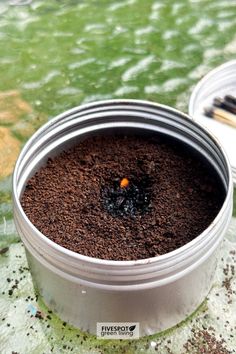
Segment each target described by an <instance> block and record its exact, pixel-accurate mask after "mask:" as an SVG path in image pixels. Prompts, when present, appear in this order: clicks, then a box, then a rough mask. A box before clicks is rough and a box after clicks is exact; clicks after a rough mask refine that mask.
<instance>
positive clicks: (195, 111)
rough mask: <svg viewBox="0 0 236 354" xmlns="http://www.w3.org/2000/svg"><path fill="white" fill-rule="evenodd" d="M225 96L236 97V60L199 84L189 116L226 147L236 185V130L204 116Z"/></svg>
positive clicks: (191, 101)
mask: <svg viewBox="0 0 236 354" xmlns="http://www.w3.org/2000/svg"><path fill="white" fill-rule="evenodd" d="M225 95H233V96H236V60H231V61H229V62H226V63H224V64H222V65H220V66H218V67H217V68H215V69H213V70H212V71H210V72H209V73H208V74H207V75H206V76H204V77H203V78H202V79H201V80H200V81H199V82H198V84H197V85H196V87H195V88H194V90H193V92H192V94H191V97H190V101H189V114H190V116H192V117H193V118H194V120H196V121H197V122H199V123H200V124H202V125H203V126H205V127H206V128H207V129H209V130H210V132H211V133H213V134H214V135H215V136H216V138H217V139H218V140H219V141H220V143H221V144H222V146H223V147H224V149H225V151H226V153H227V155H228V157H229V161H230V164H231V168H232V174H233V181H234V184H235V185H236V154H235V151H236V129H235V128H233V127H231V126H229V125H226V124H223V123H221V122H218V121H217V120H215V119H210V118H209V117H206V116H205V114H204V108H206V107H208V106H212V103H213V99H214V98H215V97H221V98H223V97H224V96H225ZM235 119H236V118H235Z"/></svg>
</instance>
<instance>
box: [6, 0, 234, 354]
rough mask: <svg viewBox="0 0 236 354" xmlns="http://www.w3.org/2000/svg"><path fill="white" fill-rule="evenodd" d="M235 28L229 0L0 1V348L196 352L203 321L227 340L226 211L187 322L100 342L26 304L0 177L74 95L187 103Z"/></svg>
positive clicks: (29, 292) (32, 302)
mask: <svg viewBox="0 0 236 354" xmlns="http://www.w3.org/2000/svg"><path fill="white" fill-rule="evenodd" d="M16 3H18V4H19V3H28V5H27V4H26V5H22V6H16V5H14V4H16ZM235 28H236V3H235V2H234V1H230V0H229V1H224V0H218V1H217V0H209V1H208V0H182V1H181V0H178V1H172V0H163V1H154V0H150V1H149V0H124V1H123V0H122V1H114V0H113V1H108V0H100V1H99V0H97V1H95V0H87V1H75V0H70V1H69V0H68V1H65V0H58V1H56V0H51V1H34V0H32V1H28V0H24V1H23V0H22V1H20V0H18V1H17V0H14V1H13V0H12V1H6V0H2V1H1V2H0V48H1V55H0V70H1V71H0V73H1V76H0V150H1V151H0V176H1V178H0V250H2V253H1V254H0V280H1V288H0V353H1V354H12V352H17V353H19V354H42V353H45V354H49V353H51V352H53V353H56V354H58V353H70V352H72V353H79V354H80V353H86V354H87V353H117V354H118V353H127V354H128V353H160V354H165V353H174V354H179V353H180V354H184V353H190V354H191V353H193V354H194V353H197V354H199V353H200V350H201V349H200V348H202V347H203V346H204V345H203V343H202V339H200V337H199V336H197V335H194V333H198V330H202V329H204V328H207V330H208V332H209V333H211V334H212V336H213V337H214V338H216V340H218V341H219V340H220V338H221V336H222V337H223V338H224V340H225V342H224V343H223V344H222V345H220V346H221V347H222V348H225V349H224V350H225V353H230V352H232V351H233V350H234V348H236V338H235V332H236V315H235V314H236V276H235V275H234V268H233V267H234V266H235V264H236V255H235V254H234V253H235V250H236V249H235V243H236V235H235V233H236V218H233V219H232V223H231V226H230V229H229V231H228V233H227V236H226V238H225V240H224V242H223V247H222V250H221V254H220V256H219V263H218V268H217V272H216V276H215V282H214V286H213V288H212V290H211V292H210V294H209V297H208V299H207V300H206V301H205V302H204V304H203V305H202V306H201V307H200V308H199V309H198V310H197V312H196V313H195V314H193V315H192V316H191V318H190V319H188V320H186V321H185V322H184V323H182V324H180V325H179V326H178V327H176V328H174V329H171V330H169V331H166V332H165V333H162V334H157V335H153V336H152V337H147V338H143V339H140V340H138V341H130V342H128V341H101V340H97V339H96V338H95V337H94V336H90V335H86V334H83V333H80V331H79V330H77V329H74V328H72V327H70V326H68V325H63V323H62V322H61V321H60V319H58V318H57V317H56V316H55V315H53V314H48V309H47V308H46V307H45V306H44V305H43V303H42V301H41V300H40V299H38V300H37V301H36V298H35V292H34V289H33V285H32V279H31V276H30V273H29V271H28V268H27V261H26V258H25V252H24V248H23V246H22V245H21V243H20V242H19V238H18V236H17V234H16V231H15V228H14V223H13V219H12V203H11V178H10V177H7V176H6V173H5V172H6V171H11V170H12V168H13V162H14V161H15V159H16V157H17V156H16V155H17V153H18V150H17V149H18V147H20V145H21V144H23V143H24V142H25V141H26V139H27V138H28V137H29V136H30V135H31V134H32V133H33V131H35V129H36V128H38V127H39V126H40V125H42V124H43V123H44V122H45V121H47V119H50V118H51V117H53V116H55V115H56V114H58V113H60V112H62V111H64V110H66V109H68V108H71V107H73V106H75V105H78V104H80V103H84V102H89V101H94V100H99V99H105V98H140V99H147V100H153V101H156V102H160V103H165V104H169V105H172V106H175V107H177V108H179V109H181V110H183V111H187V105H188V100H189V97H190V93H191V90H192V89H193V87H194V85H195V84H196V83H197V82H198V80H199V79H200V78H201V77H202V76H203V75H204V74H206V73H207V72H208V71H209V70H210V69H211V68H213V67H215V66H217V65H219V64H221V63H223V62H225V61H227V60H230V59H232V58H235V54H236V35H235ZM3 141H4V142H5V143H4V145H1V143H2V142H3ZM6 156H7V158H6ZM8 174H9V173H8ZM235 204H236V199H235ZM234 209H235V208H234ZM235 212H236V211H235ZM235 215H236V213H235ZM6 247H9V250H7V249H5V250H4V248H6ZM4 251H6V252H4ZM0 252H1V251H0ZM231 266H232V267H231ZM16 280H17V281H18V282H19V283H18V284H17V288H15V289H14V288H13V293H12V294H11V289H12V286H14V284H16V283H15V281H16ZM225 284H228V290H227V289H226V287H225V286H224V285H225ZM9 290H10V294H9ZM35 309H38V310H39V311H41V313H42V319H40V318H35V316H34V310H35ZM48 315H49V317H50V318H47V316H48ZM194 330H196V331H195V332H194ZM189 339H191V342H189V343H188V345H187V347H186V345H185V344H186V342H187V340H189ZM72 349H73V350H72ZM221 350H223V349H221ZM206 352H208V353H212V350H210V349H208V351H205V353H206ZM222 352H223V351H222ZM214 353H217V354H218V353H220V352H219V350H218V352H217V351H215V352H214Z"/></svg>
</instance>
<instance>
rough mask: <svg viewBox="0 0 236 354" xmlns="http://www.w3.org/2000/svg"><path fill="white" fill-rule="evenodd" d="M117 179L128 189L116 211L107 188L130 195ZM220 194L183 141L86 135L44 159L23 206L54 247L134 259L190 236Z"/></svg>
mask: <svg viewBox="0 0 236 354" xmlns="http://www.w3.org/2000/svg"><path fill="white" fill-rule="evenodd" d="M122 178H127V179H128V180H129V183H130V184H129V186H128V187H127V188H133V192H132V193H133V194H132V193H131V194H130V195H128V197H126V196H125V198H126V199H125V203H124V204H125V205H126V209H125V208H124V207H122V208H123V209H122V208H121V209H119V208H120V206H119V205H118V209H117V204H116V203H117V196H116V197H115V199H114V198H113V197H114V195H112V193H113V192H112V188H113V191H115V194H116V193H117V191H118V194H119V193H120V194H121V195H119V196H118V197H121V200H122V198H123V197H124V195H122V193H128V192H127V191H128V189H127V190H124V191H121V187H119V186H118V185H117V183H118V184H119V183H120V182H119V181H121V180H122ZM144 180H145V181H148V183H146V184H145V183H144V185H143V184H142V183H143V182H142V181H144ZM114 185H115V187H114ZM135 188H136V189H135ZM135 190H136V192H135ZM140 195H141V197H140ZM224 197H225V192H224V190H223V187H222V183H221V182H220V181H219V179H218V177H217V175H216V173H215V171H214V170H213V168H212V167H211V166H210V165H209V163H206V161H203V159H202V158H201V157H200V156H199V155H198V154H196V153H195V152H194V151H193V150H191V149H189V147H187V146H186V145H184V144H182V143H180V142H177V141H176V140H172V139H171V140H170V138H167V137H165V136H161V135H158V136H155V137H150V136H149V137H148V136H147V137H141V136H138V135H137V136H136V135H132V136H122V135H113V136H97V137H89V138H87V139H86V140H84V141H82V142H80V143H79V144H78V145H77V146H75V147H72V148H70V149H69V150H67V151H64V152H62V153H61V154H60V155H58V156H56V157H55V158H53V159H52V158H49V159H48V161H47V164H46V165H45V166H43V167H41V169H40V170H39V171H38V172H36V174H35V175H34V176H33V177H32V178H31V179H30V180H29V181H28V183H27V185H26V188H25V191H24V193H23V195H22V198H21V203H22V206H23V209H24V211H25V213H26V214H27V216H28V218H29V219H30V221H31V222H32V223H33V224H34V225H35V226H36V227H37V228H38V229H39V230H40V231H41V232H42V233H43V234H44V235H46V236H47V237H48V238H49V239H51V240H52V241H54V242H56V243H57V244H59V245H61V246H63V247H65V248H67V249H70V250H72V251H74V252H78V253H80V254H83V255H86V256H90V257H96V258H100V259H110V260H135V259H144V258H149V257H154V256H157V255H162V254H165V253H167V252H170V251H173V250H175V249H177V248H179V247H181V246H183V245H185V244H186V243H187V242H189V241H191V240H193V239H194V238H195V237H196V236H198V235H199V234H200V233H201V232H202V231H203V230H204V229H206V228H207V227H208V226H209V225H210V223H211V222H212V221H213V219H214V218H215V216H216V215H217V213H218V212H219V209H220V208H221V206H222V203H223V200H224ZM112 198H113V199H114V200H113V199H112ZM127 198H128V199H127ZM132 198H133V199H132ZM135 198H136V199H135ZM135 200H136V201H135ZM137 201H138V202H137ZM136 202H137V203H140V205H141V206H138V204H137V203H136ZM122 203H123V202H122ZM122 203H121V204H122ZM118 204H119V203H118ZM114 205H115V206H114Z"/></svg>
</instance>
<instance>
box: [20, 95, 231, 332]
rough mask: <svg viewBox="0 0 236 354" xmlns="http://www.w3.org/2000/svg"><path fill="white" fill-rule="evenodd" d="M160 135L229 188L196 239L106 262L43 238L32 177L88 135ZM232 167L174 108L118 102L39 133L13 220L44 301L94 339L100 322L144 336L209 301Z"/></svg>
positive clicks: (227, 214)
mask: <svg viewBox="0 0 236 354" xmlns="http://www.w3.org/2000/svg"><path fill="white" fill-rule="evenodd" d="M120 129H122V130H124V129H125V130H129V131H130V130H139V131H142V132H144V131H149V132H150V131H151V132H161V133H164V134H167V135H169V136H172V137H174V138H176V139H179V140H181V141H183V142H185V143H186V144H188V145H189V146H191V147H193V148H194V149H195V150H197V151H198V152H199V153H200V154H201V155H202V156H204V157H205V158H207V159H208V161H209V163H211V164H212V166H213V167H214V168H215V171H216V173H217V174H218V175H219V177H220V178H221V180H222V183H223V185H224V187H225V191H226V197H225V201H224V204H223V206H222V208H221V210H220V212H219V214H218V215H217V217H216V218H215V220H214V221H213V222H212V224H211V225H210V226H209V227H208V228H207V229H206V230H205V231H204V232H203V233H202V234H201V235H199V236H198V237H197V238H195V239H194V240H193V241H191V242H189V243H188V244H186V245H185V246H183V247H181V248H179V249H178V250H175V251H173V252H170V253H168V254H165V255H162V256H159V257H153V258H149V259H145V260H138V261H106V260H100V259H95V258H90V257H86V256H83V255H80V254H77V253H74V252H72V251H70V250H67V249H65V248H63V247H61V246H59V245H57V244H55V243H54V242H52V241H51V240H49V239H48V238H47V237H45V236H44V235H42V234H41V233H40V232H39V231H38V230H37V229H36V228H35V227H34V225H32V223H31V222H30V221H29V220H28V218H27V216H26V215H25V214H24V211H23V209H22V207H21V204H20V195H21V193H22V191H23V190H24V186H25V184H26V182H27V180H28V178H29V177H30V176H31V175H32V174H34V173H35V171H36V170H37V169H38V168H39V167H40V166H41V165H42V164H44V163H45V162H46V161H47V158H48V157H49V156H54V155H56V154H58V153H59V152H60V151H61V150H63V149H65V148H66V147H68V146H70V145H73V144H74V143H75V142H78V141H80V140H81V139H83V138H84V137H86V136H88V135H91V134H98V133H101V132H104V131H105V132H107V133H109V132H111V131H114V130H120ZM232 191H233V189H232V177H231V173H230V166H229V162H228V160H227V157H226V156H225V154H224V152H223V151H222V149H221V147H220V146H219V143H218V142H217V141H215V140H214V138H212V136H211V135H210V134H209V133H208V132H207V131H205V130H204V129H203V128H202V127H200V126H199V125H198V124H197V123H195V122H194V121H192V120H191V119H189V117H188V116H186V115H184V114H183V113H180V112H178V111H176V110H174V109H172V108H170V107H167V106H162V105H158V104H155V103H149V102H145V101H137V100H111V101H101V102H97V103H94V104H88V105H85V106H81V107H77V108H74V109H72V110H70V111H68V112H65V113H63V114H61V115H59V116H58V117H56V118H55V119H53V120H52V121H50V122H49V123H48V124H46V125H44V126H43V127H42V128H41V129H40V130H39V131H37V132H36V133H35V134H34V135H33V136H32V138H31V139H30V140H29V142H28V143H27V144H26V145H25V147H24V149H23V150H22V152H21V154H20V156H19V158H18V161H17V164H16V167H15V171H14V176H13V200H14V217H15V223H16V227H17V230H18V232H19V234H20V236H21V238H22V240H23V242H24V244H25V246H26V249H27V255H28V260H29V263H30V265H31V271H32V275H33V278H34V281H35V284H36V286H37V287H38V289H39V292H40V293H41V295H42V296H43V298H44V300H45V302H46V303H47V304H48V306H49V307H51V308H52V309H53V310H55V311H56V312H57V313H58V314H59V315H60V316H61V317H62V318H63V319H65V320H66V321H68V322H70V323H72V324H74V325H75V326H78V327H80V328H81V329H83V330H86V331H89V332H91V333H95V331H96V323H97V322H104V321H106V322H119V321H120V322H122V321H124V322H125V321H127V322H130V321H135V322H140V329H141V335H147V334H152V333H156V332H158V331H161V330H164V329H166V328H169V327H171V326H173V325H175V324H176V323H178V322H180V321H182V320H183V319H184V318H185V317H186V316H188V315H189V314H191V313H192V312H193V311H194V310H195V309H196V307H197V306H199V305H200V303H201V302H202V301H203V300H204V298H205V296H206V295H207V293H208V291H209V289H210V287H211V280H212V277H213V275H214V269H215V264H216V255H217V249H218V247H219V245H220V242H221V240H222V238H223V236H224V233H225V231H226V229H227V227H228V223H229V221H230V218H231V213H232Z"/></svg>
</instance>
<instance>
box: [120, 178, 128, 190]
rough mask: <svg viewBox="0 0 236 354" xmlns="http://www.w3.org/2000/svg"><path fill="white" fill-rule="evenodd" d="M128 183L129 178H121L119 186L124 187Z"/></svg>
mask: <svg viewBox="0 0 236 354" xmlns="http://www.w3.org/2000/svg"><path fill="white" fill-rule="evenodd" d="M128 185H129V180H128V178H122V180H121V181H120V188H126V187H128Z"/></svg>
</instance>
